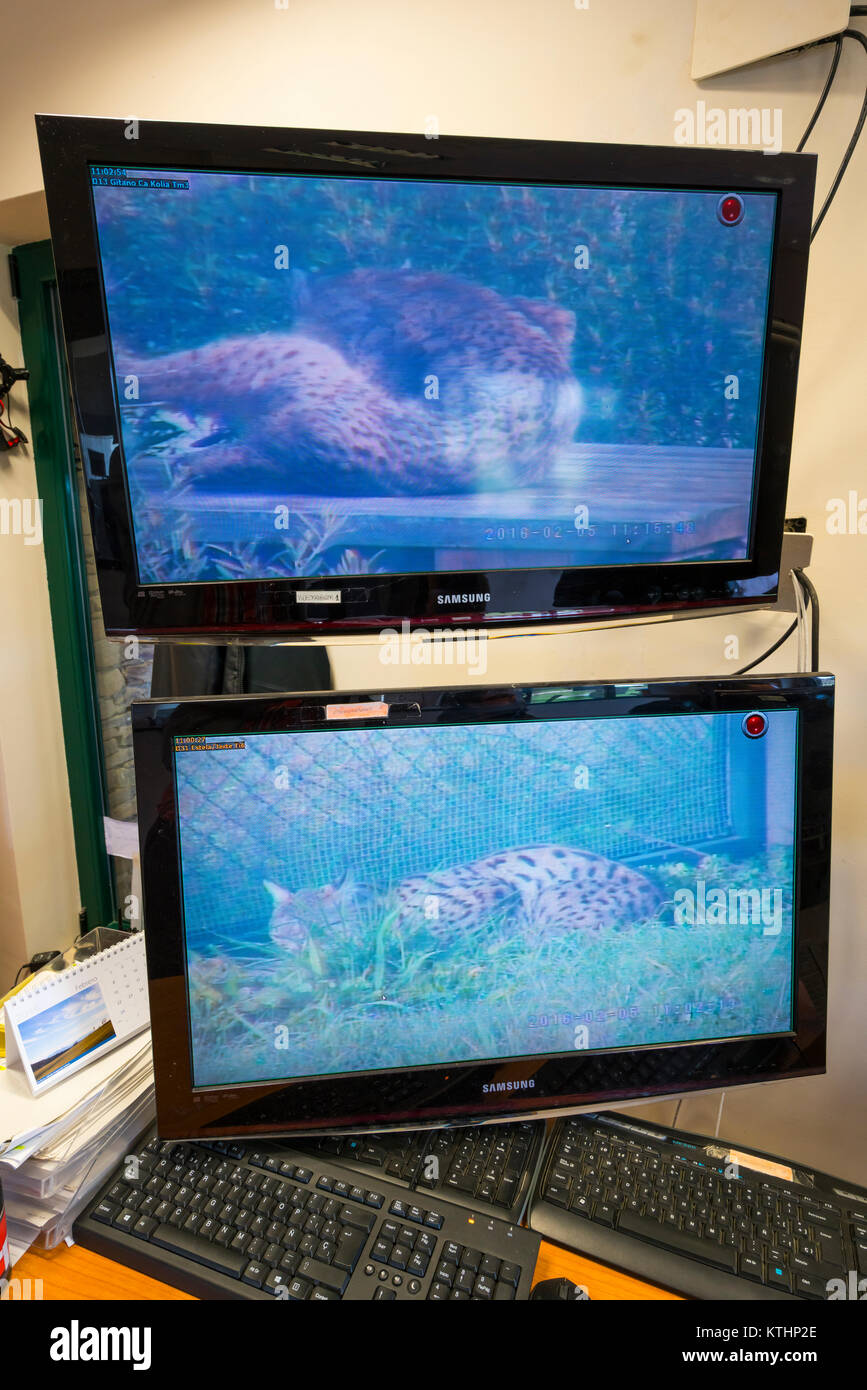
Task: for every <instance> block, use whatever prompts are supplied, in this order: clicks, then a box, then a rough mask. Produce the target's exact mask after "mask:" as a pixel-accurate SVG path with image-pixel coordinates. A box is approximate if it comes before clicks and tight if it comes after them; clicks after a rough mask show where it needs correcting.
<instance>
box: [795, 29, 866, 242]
mask: <svg viewBox="0 0 867 1390" xmlns="http://www.w3.org/2000/svg"><path fill="white" fill-rule="evenodd" d="M865 13H867V10H865ZM842 39H854V40H855V42H856V43H860V45H861V47H862V48H863V49H864V51H865V53H867V37H865V35H864V34H862V33H861V31H860V29H843V30H841V32H840V33H839V34H829V35H828V36H827V37H826V38H824V39H814V40H813V42H812V43H804V44H800V45H799V46H798V47H797V48H790V49H787V52H788V53H806V52H807V50H808V49H810V48H820V47H821V46H822V44H826V43H833V44H835V45H836V44H838V43H839V42H840V41H841V40H842ZM833 66H835V65H833V64H832V67H833ZM826 95H827V93H826V92H823V93H822V96H823V98H824V97H825V96H826ZM817 114H818V108H817V111H816V112H815V113H814V116H813V121H811V123H810V126H809V127H808V130H810V129H812V126H813V124H814V122H815V118H816V115H817ZM865 121H867V84H865V88H864V100H863V101H862V102H861V110H860V111H859V113H858V120H857V121H856V123H855V129H854V131H853V132H852V138H851V140H850V141H849V144H848V145H847V147H846V150H845V153H844V155H843V158H842V159H841V161H840V167H839V168H838V170H837V172H836V174H835V175H834V181H833V183H832V184H831V187H830V189H829V190H828V196H827V197H826V199H825V201H824V203H823V204H822V206H821V208H820V209H819V212H818V214H817V216H816V220H815V222H814V223H813V227H812V230H811V232H810V242H811V244H812V242H813V241H814V239H815V236H816V233H817V232H818V230H819V228H820V227H821V225H822V223H823V222H824V220H825V215H826V213H827V212H828V209H829V208H830V206H831V203H832V202H833V201H834V194H835V193H836V192H837V189H838V188H839V187H840V184H841V182H842V180H843V175H844V174H845V172H846V170H847V169H848V167H849V161H850V159H851V158H852V155H853V154H854V152H855V146H856V145H857V144H858V139H859V137H860V135H861V131H862V130H863V128H864V122H865ZM805 138H806V137H805ZM802 143H803V142H802ZM798 149H801V145H799V146H798Z"/></svg>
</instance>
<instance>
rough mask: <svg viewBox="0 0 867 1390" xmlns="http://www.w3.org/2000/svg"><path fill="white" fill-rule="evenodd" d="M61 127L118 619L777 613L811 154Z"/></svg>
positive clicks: (188, 626) (57, 151) (73, 318)
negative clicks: (717, 610)
mask: <svg viewBox="0 0 867 1390" xmlns="http://www.w3.org/2000/svg"><path fill="white" fill-rule="evenodd" d="M37 125H38V130H39V139H40V148H41V153H42V161H43V167H44V171H45V183H46V192H47V196H48V207H49V214H50V219H51V231H52V239H53V243H54V254H55V260H56V264H57V272H58V283H59V290H60V302H61V308H62V315H63V323H64V332H65V336H66V342H67V348H68V353H69V360H70V367H71V373H72V383H73V392H74V397H75V405H76V411H77V416H78V425H79V430H80V434H81V443H82V454H83V462H84V469H85V474H86V479H87V489H88V496H89V500H90V508H91V518H92V523H93V532H94V544H95V549H96V558H97V565H98V570H99V579H100V591H101V596H102V604H103V611H104V618H105V625H106V629H107V630H108V631H109V632H112V633H116V634H117V633H129V632H142V633H153V634H159V633H164V634H167V635H171V634H175V635H180V634H182V633H194V634H195V633H199V634H202V633H211V634H214V635H219V634H224V633H236V634H239V635H253V634H256V633H263V634H264V633H270V632H278V631H293V630H294V631H301V632H303V631H305V630H306V631H311V630H321V629H322V628H323V627H325V628H328V629H332V630H341V629H342V630H345V631H353V630H365V629H366V630H375V629H376V628H379V627H382V626H384V625H390V624H392V623H394V622H399V621H401V620H404V619H405V620H408V621H410V622H411V623H415V624H428V623H439V624H448V623H465V622H467V621H472V622H476V623H488V624H491V623H512V624H514V623H521V622H528V621H534V622H538V621H539V620H546V619H569V620H572V619H582V618H593V617H599V616H603V615H609V614H611V615H619V614H623V615H625V614H628V613H631V612H636V611H651V612H653V611H658V612H666V611H673V610H675V609H679V608H684V607H686V608H690V607H700V606H717V607H721V606H725V607H732V606H735V607H736V606H738V605H746V604H755V603H756V602H762V601H764V600H770V599H773V597H774V596H775V594H776V589H777V577H778V576H777V571H778V567H779V556H780V544H781V533H782V523H783V517H784V509H785V495H786V482H787V475H788V463H789V450H790V444H791V433H792V417H793V410H794V399H795V382H796V375H797V362H798V352H799V345H800V333H801V321H802V311H803V301H804V287H805V280H806V270H807V252H808V245H809V233H810V215H811V209H812V196H813V183H814V171H815V161H814V159H813V157H812V156H808V155H782V154H781V155H776V156H768V155H766V154H762V153H754V152H737V153H733V152H731V151H721V150H711V151H708V150H703V149H684V148H682V147H678V148H671V149H669V148H653V147H641V146H617V145H579V144H570V143H565V142H549V141H526V140H489V139H475V138H472V139H464V138H461V139H458V138H453V137H440V138H438V139H436V140H430V139H425V138H424V137H422V136H410V135H399V136H395V135H379V134H376V135H371V134H354V133H348V132H340V133H335V132H323V131H305V130H280V129H263V128H244V127H234V126H206V125H186V124H165V123H159V122H142V123H141V124H137V123H134V122H133V123H124V122H122V121H114V120H103V119H99V120H94V119H82V118H73V117H58V116H40V117H37Z"/></svg>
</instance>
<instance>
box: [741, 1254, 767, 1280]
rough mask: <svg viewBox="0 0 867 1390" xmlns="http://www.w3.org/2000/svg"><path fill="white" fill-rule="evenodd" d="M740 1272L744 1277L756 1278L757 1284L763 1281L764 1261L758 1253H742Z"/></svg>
mask: <svg viewBox="0 0 867 1390" xmlns="http://www.w3.org/2000/svg"><path fill="white" fill-rule="evenodd" d="M738 1273H739V1274H741V1275H742V1276H743V1277H744V1279H754V1280H755V1282H756V1283H757V1284H760V1283H761V1282H762V1262H761V1260H760V1259H759V1257H758V1255H741V1257H740V1259H739V1260H738Z"/></svg>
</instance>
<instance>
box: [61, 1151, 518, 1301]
mask: <svg viewBox="0 0 867 1390" xmlns="http://www.w3.org/2000/svg"><path fill="white" fill-rule="evenodd" d="M362 1176H364V1178H365V1180H364V1181H363V1182H361V1181H359V1179H360V1178H362ZM75 1237H76V1239H77V1240H78V1242H79V1244H81V1245H83V1246H84V1247H85V1248H87V1249H89V1250H95V1251H97V1252H98V1253H99V1254H102V1255H106V1256H107V1257H108V1258H109V1259H113V1260H118V1261H119V1262H120V1263H122V1264H126V1265H130V1266H132V1267H133V1268H134V1269H138V1270H140V1271H141V1272H142V1273H145V1274H149V1275H151V1276H152V1277H153V1278H155V1279H160V1280H162V1281H163V1282H165V1283H167V1284H172V1285H174V1286H175V1287H177V1288H180V1289H183V1290H185V1291H186V1292H187V1293H192V1294H195V1295H196V1296H197V1297H200V1298H222V1299H226V1298H250V1299H267V1298H269V1297H271V1298H278V1299H289V1300H293V1301H303V1300H310V1301H313V1302H324V1301H330V1300H334V1299H340V1298H343V1299H356V1300H357V1299H378V1300H393V1299H404V1300H408V1301H412V1300H415V1301H420V1300H422V1299H431V1300H445V1299H450V1300H466V1299H474V1300H477V1301H494V1302H500V1301H510V1300H512V1299H526V1298H527V1297H528V1296H529V1292H530V1285H531V1281H532V1277H533V1270H534V1268H535V1264H536V1257H537V1254H538V1251H539V1245H540V1238H539V1237H538V1236H537V1235H534V1234H533V1233H532V1232H531V1231H528V1230H525V1229H522V1228H521V1227H519V1226H517V1225H513V1224H511V1223H510V1222H509V1221H507V1220H500V1219H499V1218H498V1217H496V1216H494V1215H493V1214H492V1213H491V1211H490V1210H485V1209H484V1208H483V1207H479V1208H477V1209H475V1210H472V1209H467V1208H464V1207H459V1206H455V1205H454V1204H453V1203H452V1202H449V1201H446V1200H443V1198H442V1197H440V1196H439V1195H437V1196H435V1197H430V1196H428V1195H427V1194H425V1195H424V1196H423V1197H421V1196H420V1197H419V1199H418V1200H417V1201H416V1200H413V1199H412V1198H411V1197H410V1196H409V1194H408V1192H407V1189H406V1188H405V1187H398V1186H397V1185H396V1184H394V1183H392V1182H388V1181H385V1180H384V1179H383V1178H382V1176H381V1174H380V1175H378V1176H377V1177H376V1178H374V1179H372V1180H370V1181H368V1180H367V1178H366V1175H362V1174H361V1173H360V1172H359V1171H358V1169H357V1167H356V1166H355V1165H352V1166H350V1165H348V1164H340V1163H335V1162H334V1160H333V1159H331V1158H322V1157H318V1156H317V1157H310V1156H309V1155H307V1154H302V1153H301V1152H300V1151H299V1150H297V1149H295V1148H289V1147H288V1146H285V1145H282V1144H274V1143H269V1144H256V1143H229V1142H226V1143H223V1142H220V1143H214V1144H210V1145H204V1144H194V1143H176V1142H175V1141H171V1140H170V1141H161V1140H159V1139H157V1138H155V1137H150V1138H145V1139H143V1141H142V1143H141V1145H140V1148H139V1151H138V1152H137V1153H136V1154H134V1155H130V1156H129V1157H127V1158H126V1159H125V1160H124V1164H123V1165H122V1167H121V1168H120V1169H119V1170H118V1171H117V1172H116V1173H115V1174H114V1176H113V1177H112V1178H111V1179H110V1180H109V1182H108V1183H106V1185H105V1187H104V1188H103V1189H102V1191H101V1192H100V1193H99V1195H98V1197H97V1198H96V1199H95V1200H94V1202H92V1203H91V1205H90V1206H89V1207H88V1209H87V1211H86V1212H85V1214H84V1215H83V1216H82V1217H81V1218H80V1219H79V1220H78V1222H77V1223H76V1225H75Z"/></svg>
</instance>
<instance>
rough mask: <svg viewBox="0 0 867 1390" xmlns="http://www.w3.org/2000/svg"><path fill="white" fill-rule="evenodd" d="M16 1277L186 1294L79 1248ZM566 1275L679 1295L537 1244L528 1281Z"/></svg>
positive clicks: (605, 1289)
mask: <svg viewBox="0 0 867 1390" xmlns="http://www.w3.org/2000/svg"><path fill="white" fill-rule="evenodd" d="M12 1273H13V1277H14V1278H16V1279H41V1280H42V1295H43V1298H44V1299H46V1300H55V1301H57V1300H66V1299H69V1300H75V1301H90V1300H94V1299H96V1300H99V1299H109V1300H110V1299H122V1300H153V1301H156V1302H159V1301H162V1300H173V1299H188V1298H190V1295H189V1294H186V1293H181V1292H179V1290H178V1289H173V1288H172V1287H171V1286H170V1285H169V1284H161V1283H158V1282H157V1280H156V1279H151V1278H149V1276H148V1275H146V1274H139V1273H138V1272H137V1271H136V1270H134V1269H128V1268H127V1267H126V1265H120V1264H116V1263H115V1262H114V1260H107V1259H105V1258H104V1256H102V1255H95V1254H94V1253H93V1252H92V1251H91V1250H84V1249H82V1247H81V1246H79V1245H74V1246H67V1245H61V1246H58V1247H57V1249H56V1250H29V1251H28V1252H27V1254H26V1255H24V1256H23V1258H22V1259H20V1260H19V1261H18V1263H17V1264H16V1265H15V1268H14V1270H13V1271H12ZM561 1275H565V1277H566V1278H567V1279H571V1280H572V1282H573V1283H575V1284H583V1285H584V1287H585V1288H586V1289H587V1290H588V1292H589V1294H590V1297H591V1299H677V1298H678V1297H679V1295H678V1294H673V1293H669V1292H668V1291H667V1290H665V1289H659V1288H656V1287H655V1286H654V1285H653V1284H643V1283H641V1282H640V1281H639V1280H638V1279H631V1278H630V1277H629V1275H628V1274H621V1273H619V1271H617V1270H614V1269H610V1268H609V1267H608V1266H607V1265H601V1264H596V1263H595V1262H594V1261H593V1260H585V1259H584V1258H583V1257H582V1256H581V1255H573V1254H572V1253H571V1251H568V1250H562V1249H561V1248H560V1247H559V1246H557V1245H551V1244H549V1242H548V1241H543V1242H542V1247H541V1249H540V1251H539V1258H538V1260H537V1262H536V1272H535V1276H534V1280H533V1282H534V1283H536V1282H537V1281H538V1280H539V1279H554V1278H557V1277H559V1276H561Z"/></svg>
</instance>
